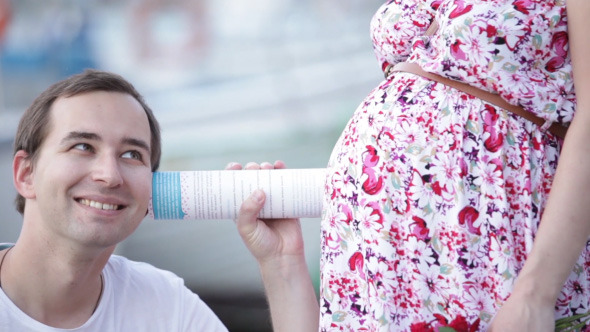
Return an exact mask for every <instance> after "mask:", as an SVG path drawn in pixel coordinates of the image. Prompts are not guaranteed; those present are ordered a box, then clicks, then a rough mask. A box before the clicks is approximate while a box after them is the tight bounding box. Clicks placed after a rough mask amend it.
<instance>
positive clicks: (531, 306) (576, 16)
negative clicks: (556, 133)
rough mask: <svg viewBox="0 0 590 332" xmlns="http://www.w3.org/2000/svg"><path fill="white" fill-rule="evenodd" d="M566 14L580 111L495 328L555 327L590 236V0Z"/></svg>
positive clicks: (572, 2)
mask: <svg viewBox="0 0 590 332" xmlns="http://www.w3.org/2000/svg"><path fill="white" fill-rule="evenodd" d="M567 17H568V31H569V32H568V35H569V45H570V55H571V58H572V64H573V75H574V84H575V89H576V97H577V109H576V114H575V117H574V119H573V121H572V124H571V126H570V128H569V130H568V133H567V136H566V138H565V142H564V145H563V149H562V152H561V156H560V158H559V164H558V167H557V172H556V175H555V178H554V180H553V184H552V187H551V194H550V195H549V199H548V201H547V206H546V208H545V211H544V213H543V218H542V220H541V224H540V226H539V229H538V232H537V235H536V238H535V243H534V246H533V248H532V251H531V253H530V255H529V257H528V259H527V261H526V263H525V265H524V267H523V269H522V271H521V272H520V274H519V277H518V279H517V281H516V284H515V287H514V292H513V294H512V295H511V296H510V298H509V299H508V301H506V303H505V304H504V306H503V307H502V308H501V309H500V311H499V312H498V314H497V316H496V318H495V319H494V322H493V325H492V330H493V331H553V329H554V327H553V326H554V325H553V324H554V319H553V312H554V306H555V302H556V300H557V297H558V296H559V294H560V292H561V289H562V288H563V286H564V283H565V280H566V279H567V277H568V276H569V274H570V272H571V271H572V268H573V266H574V264H575V262H576V260H577V258H578V257H579V255H580V253H581V251H582V249H583V248H584V246H585V245H586V242H587V241H588V237H589V236H590V144H589V142H590V62H589V61H588V60H589V59H588V56H590V34H588V32H589V31H590V20H589V18H590V1H588V0H567ZM535 324H537V325H535Z"/></svg>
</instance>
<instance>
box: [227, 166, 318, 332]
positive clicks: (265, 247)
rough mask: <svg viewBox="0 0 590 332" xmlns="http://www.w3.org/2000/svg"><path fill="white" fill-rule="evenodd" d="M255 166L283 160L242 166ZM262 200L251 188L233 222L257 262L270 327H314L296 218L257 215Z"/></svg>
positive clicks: (314, 306)
mask: <svg viewBox="0 0 590 332" xmlns="http://www.w3.org/2000/svg"><path fill="white" fill-rule="evenodd" d="M230 168H232V169H238V168H239V167H237V166H234V167H230ZM259 168H267V169H268V168H284V164H283V163H282V162H276V163H275V164H274V165H271V164H268V163H263V164H262V165H261V166H258V165H256V164H248V165H247V166H246V169H259ZM264 200H265V196H264V192H263V191H262V190H257V191H255V192H254V193H253V194H252V195H251V196H250V197H249V198H247V199H246V200H245V201H244V203H243V204H242V207H241V208H240V212H239V213H238V218H237V220H236V224H237V227H238V232H239V233H240V236H241V237H242V240H243V241H244V243H245V244H246V246H247V247H248V249H249V250H250V252H251V253H252V254H253V255H254V257H255V258H256V260H257V261H258V264H259V266H260V272H261V275H262V280H263V282H264V287H265V289H266V296H267V299H268V303H269V306H270V313H271V316H272V324H273V330H274V331H276V332H284V331H317V330H318V326H319V304H318V301H317V298H316V294H315V291H314V288H313V284H312V282H311V278H310V276H309V271H308V268H307V263H306V262H305V253H304V250H303V236H302V233H301V226H300V224H299V220H298V219H273V220H262V219H258V217H257V216H258V215H259V213H260V210H261V209H262V206H263V205H264Z"/></svg>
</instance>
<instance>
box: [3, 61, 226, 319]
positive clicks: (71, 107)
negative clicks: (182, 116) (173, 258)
mask: <svg viewBox="0 0 590 332" xmlns="http://www.w3.org/2000/svg"><path fill="white" fill-rule="evenodd" d="M159 160H160V133H159V125H158V123H157V121H156V119H155V118H154V115H153V114H152V111H151V110H150V108H149V107H148V106H147V105H146V104H145V102H144V101H143V98H142V97H141V96H140V95H139V94H138V93H137V91H136V90H135V88H134V87H133V86H132V85H131V84H129V83H128V82H127V81H125V80H124V79H123V78H121V77H120V76H117V75H114V74H110V73H106V72H101V71H94V70H88V71H86V72H84V73H82V74H78V75H75V76H72V77H70V78H68V79H66V80H64V81H61V82H58V83H56V84H54V85H53V86H51V87H50V88H48V89H47V90H46V91H45V92H43V93H42V94H41V95H40V96H39V97H38V98H37V99H36V100H35V101H34V102H33V104H32V105H31V107H30V108H29V109H28V110H27V111H26V112H25V114H24V115H23V117H22V119H21V122H20V124H19V127H18V129H17V134H16V140H15V148H14V159H13V180H14V185H15V187H16V189H17V191H18V197H17V201H16V202H17V209H18V211H19V212H20V213H21V214H22V215H23V226H22V230H21V234H20V236H19V238H18V240H17V241H16V244H15V245H14V247H12V248H10V249H7V250H4V251H2V252H0V289H1V290H0V330H1V331H57V329H72V331H227V329H226V328H225V327H224V326H223V324H222V323H221V322H220V321H219V319H218V318H217V317H216V316H215V314H214V313H213V312H212V311H211V310H210V309H209V308H208V307H207V306H206V305H205V304H204V303H203V302H202V301H201V300H200V298H199V297H198V296H197V295H196V294H194V293H192V292H191V291H190V290H188V289H187V288H186V287H185V286H184V283H183V281H182V279H180V278H179V277H177V276H175V275H173V274H172V273H170V272H167V271H162V270H159V269H156V268H155V267H153V266H151V265H148V264H145V263H138V262H132V261H129V260H127V259H125V258H123V257H120V256H115V255H112V253H113V251H114V250H115V246H116V245H117V244H118V243H120V242H121V241H123V240H124V239H125V238H126V237H127V236H129V235H130V234H131V233H132V232H133V231H134V230H135V229H136V228H137V226H138V225H139V223H140V222H141V220H142V219H143V217H144V216H145V215H146V212H147V209H148V202H149V199H150V194H151V177H152V172H153V171H155V170H157V168H158V164H159Z"/></svg>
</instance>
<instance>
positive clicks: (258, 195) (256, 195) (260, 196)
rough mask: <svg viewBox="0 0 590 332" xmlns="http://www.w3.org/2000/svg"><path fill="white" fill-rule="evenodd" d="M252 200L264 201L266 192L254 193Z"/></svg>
mask: <svg viewBox="0 0 590 332" xmlns="http://www.w3.org/2000/svg"><path fill="white" fill-rule="evenodd" d="M252 198H254V199H255V200H256V201H258V202H262V201H263V200H264V192H263V191H262V190H260V189H256V190H254V192H253V193H252Z"/></svg>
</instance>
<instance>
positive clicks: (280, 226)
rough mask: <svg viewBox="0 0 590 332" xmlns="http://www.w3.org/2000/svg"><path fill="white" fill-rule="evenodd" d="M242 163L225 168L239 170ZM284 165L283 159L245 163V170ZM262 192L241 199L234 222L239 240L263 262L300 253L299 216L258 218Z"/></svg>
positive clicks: (301, 237) (263, 200)
mask: <svg viewBox="0 0 590 332" xmlns="http://www.w3.org/2000/svg"><path fill="white" fill-rule="evenodd" d="M241 168H242V166H241V165H239V164H236V163H230V164H229V165H228V166H227V167H226V169H229V170H239V169H241ZM281 168H285V164H284V163H283V162H282V161H276V162H275V163H274V164H270V163H267V162H265V163H261V164H260V165H258V164H256V163H248V164H247V165H246V167H245V172H247V171H248V170H258V169H281ZM265 200H266V197H265V194H264V192H263V191H262V190H261V189H257V190H255V191H254V192H253V193H252V194H251V195H250V196H249V197H248V198H247V199H246V200H244V202H243V203H242V206H241V208H240V211H239V213H238V217H237V220H236V225H237V227H238V232H239V233H240V236H241V237H242V240H243V241H244V243H245V244H246V246H247V247H248V249H249V250H250V252H251V253H252V254H253V255H254V257H255V258H256V259H257V260H258V262H259V263H261V264H262V263H265V262H267V261H269V260H273V259H279V258H280V257H283V256H291V255H303V254H304V251H303V236H302V234H301V225H300V224H299V219H259V218H258V215H259V214H260V210H262V207H263V206H264V202H265Z"/></svg>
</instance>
